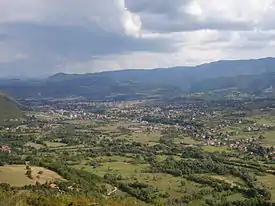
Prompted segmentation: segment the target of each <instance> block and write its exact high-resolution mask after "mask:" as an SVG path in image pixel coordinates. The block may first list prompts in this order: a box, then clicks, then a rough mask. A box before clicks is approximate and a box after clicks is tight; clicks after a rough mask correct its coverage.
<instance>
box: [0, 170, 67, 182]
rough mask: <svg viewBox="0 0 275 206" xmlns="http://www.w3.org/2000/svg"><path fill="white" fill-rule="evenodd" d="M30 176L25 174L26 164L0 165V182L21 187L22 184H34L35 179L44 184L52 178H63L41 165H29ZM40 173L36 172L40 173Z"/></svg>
mask: <svg viewBox="0 0 275 206" xmlns="http://www.w3.org/2000/svg"><path fill="white" fill-rule="evenodd" d="M30 168H31V171H32V177H33V179H30V178H28V177H27V176H26V174H25V173H26V166H25V165H7V166H2V167H0V182H1V183H9V184H10V185H12V186H17V187H21V186H24V185H35V184H36V181H37V182H39V183H41V184H44V183H45V182H47V181H48V182H50V181H53V180H62V179H63V178H62V177H61V176H60V175H58V174H57V173H55V172H53V171H51V170H48V169H45V168H43V167H33V166H31V167H30ZM41 172H42V174H38V173H41Z"/></svg>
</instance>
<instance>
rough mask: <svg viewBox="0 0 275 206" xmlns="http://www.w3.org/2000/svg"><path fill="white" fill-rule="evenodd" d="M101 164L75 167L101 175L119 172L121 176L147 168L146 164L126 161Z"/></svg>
mask: <svg viewBox="0 0 275 206" xmlns="http://www.w3.org/2000/svg"><path fill="white" fill-rule="evenodd" d="M101 165H102V166H100V167H97V168H94V167H93V166H87V165H77V166H76V168H78V169H83V170H85V171H88V172H91V173H94V174H97V175H99V176H101V177H103V176H104V175H105V174H107V173H116V174H120V175H122V176H123V177H131V176H133V175H135V174H137V173H139V172H140V171H141V170H144V169H147V168H148V165H147V164H130V163H126V162H105V163H101Z"/></svg>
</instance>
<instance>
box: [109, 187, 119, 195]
mask: <svg viewBox="0 0 275 206" xmlns="http://www.w3.org/2000/svg"><path fill="white" fill-rule="evenodd" d="M116 191H117V187H114V189H113V190H112V191H111V192H108V194H107V195H108V196H110V195H112V194H113V193H115V192H116Z"/></svg>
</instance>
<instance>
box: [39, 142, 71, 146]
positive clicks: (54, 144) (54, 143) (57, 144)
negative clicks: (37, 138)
mask: <svg viewBox="0 0 275 206" xmlns="http://www.w3.org/2000/svg"><path fill="white" fill-rule="evenodd" d="M44 143H45V144H46V145H47V147H64V146H67V144H64V143H60V142H49V141H44Z"/></svg>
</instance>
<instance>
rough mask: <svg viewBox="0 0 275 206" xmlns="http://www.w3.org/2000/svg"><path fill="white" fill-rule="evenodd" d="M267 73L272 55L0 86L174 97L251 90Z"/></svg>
mask: <svg viewBox="0 0 275 206" xmlns="http://www.w3.org/2000/svg"><path fill="white" fill-rule="evenodd" d="M269 73H275V58H263V59H253V60H224V61H217V62H212V63H208V64H202V65H198V66H193V67H173V68H166V69H162V68H158V69H152V70H121V71H108V72H101V73H88V74H64V73H58V74H55V75H53V76H51V77H49V78H47V79H43V80H28V81H26V80H25V81H21V80H18V79H13V80H3V81H1V82H0V90H3V91H5V92H8V93H10V94H12V95H14V96H15V97H17V98H29V97H33V98H49V97H54V98H64V97H79V96H82V97H85V98H88V99H93V100H133V99H145V98H159V97H174V96H178V95H180V94H183V93H185V92H190V91H194V92H196V91H206V90H207V91H208V90H211V89H222V88H227V87H237V88H240V89H244V88H246V89H250V90H251V91H252V92H253V90H254V89H257V88H256V87H255V86H254V85H255V84H254V83H255V82H256V83H257V84H259V85H261V87H263V89H266V88H265V87H266V86H267V85H268V84H267V85H266V86H265V85H264V84H263V82H262V81H264V79H263V78H265V76H261V75H266V74H269ZM258 75H259V76H260V77H259V78H260V79H258V78H257V76H258ZM266 77H268V75H266ZM251 78H252V79H251ZM248 79H250V80H248ZM253 79H254V80H253ZM251 86H252V87H251Z"/></svg>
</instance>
